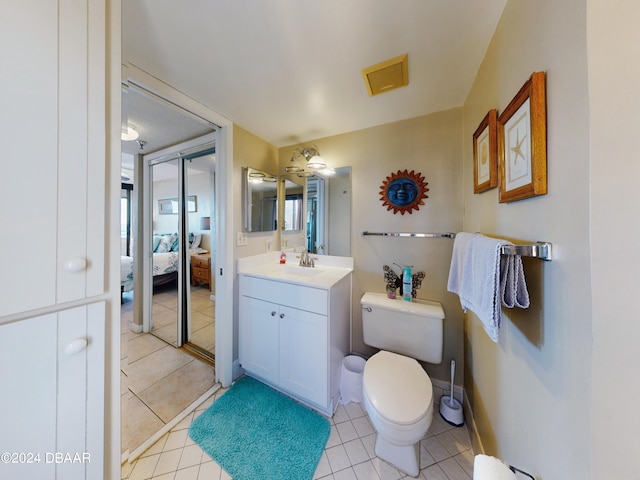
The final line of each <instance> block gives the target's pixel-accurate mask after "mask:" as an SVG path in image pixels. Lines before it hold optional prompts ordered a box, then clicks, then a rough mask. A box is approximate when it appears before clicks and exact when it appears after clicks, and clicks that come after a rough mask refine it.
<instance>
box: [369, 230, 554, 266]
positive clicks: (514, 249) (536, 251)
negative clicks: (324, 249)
mask: <svg viewBox="0 0 640 480" xmlns="http://www.w3.org/2000/svg"><path fill="white" fill-rule="evenodd" d="M362 235H369V236H379V237H414V238H455V236H456V234H455V233H452V232H445V233H410V232H369V231H367V230H365V231H363V232H362ZM551 250H552V244H551V243H549V242H536V243H533V244H528V245H504V246H503V247H502V248H501V252H500V253H502V255H520V256H522V257H533V258H539V259H540V260H545V261H548V262H550V261H551Z"/></svg>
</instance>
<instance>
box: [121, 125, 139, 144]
mask: <svg viewBox="0 0 640 480" xmlns="http://www.w3.org/2000/svg"><path fill="white" fill-rule="evenodd" d="M138 136H139V134H138V132H137V131H136V130H135V129H134V128H131V127H130V126H128V125H127V130H126V132H125V131H123V132H122V134H121V135H120V138H121V139H122V140H124V141H125V142H131V141H133V140H135V139H137V138H138Z"/></svg>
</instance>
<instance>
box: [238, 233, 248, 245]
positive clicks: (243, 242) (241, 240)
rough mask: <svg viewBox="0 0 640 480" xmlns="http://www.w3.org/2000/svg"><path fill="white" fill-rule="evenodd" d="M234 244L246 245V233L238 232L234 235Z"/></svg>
mask: <svg viewBox="0 0 640 480" xmlns="http://www.w3.org/2000/svg"><path fill="white" fill-rule="evenodd" d="M236 245H237V246H238V247H244V246H246V245H247V234H246V233H244V232H238V234H237V235H236Z"/></svg>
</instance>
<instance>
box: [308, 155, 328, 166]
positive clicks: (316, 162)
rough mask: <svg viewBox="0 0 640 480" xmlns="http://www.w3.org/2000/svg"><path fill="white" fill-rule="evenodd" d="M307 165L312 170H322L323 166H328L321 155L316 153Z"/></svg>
mask: <svg viewBox="0 0 640 480" xmlns="http://www.w3.org/2000/svg"><path fill="white" fill-rule="evenodd" d="M307 167H308V168H310V169H311V170H322V169H323V168H327V163H326V162H325V161H324V159H323V158H322V157H321V156H320V155H314V156H313V157H311V158H310V159H309V161H308V162H307Z"/></svg>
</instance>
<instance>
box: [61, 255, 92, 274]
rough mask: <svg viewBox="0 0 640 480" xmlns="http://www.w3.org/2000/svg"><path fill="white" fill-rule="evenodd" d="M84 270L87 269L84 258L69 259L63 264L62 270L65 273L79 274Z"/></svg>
mask: <svg viewBox="0 0 640 480" xmlns="http://www.w3.org/2000/svg"><path fill="white" fill-rule="evenodd" d="M85 268H87V261H86V260H85V259H84V258H79V257H78V258H70V259H69V260H67V261H66V262H64V269H65V271H67V272H71V273H76V272H81V271H82V270H84V269H85Z"/></svg>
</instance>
